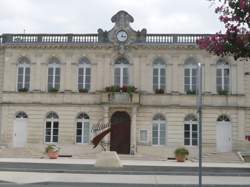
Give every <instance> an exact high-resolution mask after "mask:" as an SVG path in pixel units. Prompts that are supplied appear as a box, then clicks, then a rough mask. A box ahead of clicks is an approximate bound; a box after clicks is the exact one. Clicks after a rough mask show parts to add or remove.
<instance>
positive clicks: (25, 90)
mask: <svg viewBox="0 0 250 187" xmlns="http://www.w3.org/2000/svg"><path fill="white" fill-rule="evenodd" d="M18 91H19V92H28V91H29V89H28V88H19V89H18Z"/></svg>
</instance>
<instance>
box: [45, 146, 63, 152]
mask: <svg viewBox="0 0 250 187" xmlns="http://www.w3.org/2000/svg"><path fill="white" fill-rule="evenodd" d="M59 150H60V148H59V147H57V146H56V145H48V146H47V147H46V148H45V152H46V153H48V152H50V151H51V152H58V151H59Z"/></svg>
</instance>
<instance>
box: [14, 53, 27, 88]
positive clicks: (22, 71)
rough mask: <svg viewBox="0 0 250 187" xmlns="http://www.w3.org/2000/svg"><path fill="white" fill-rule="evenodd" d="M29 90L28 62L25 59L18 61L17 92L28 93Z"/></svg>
mask: <svg viewBox="0 0 250 187" xmlns="http://www.w3.org/2000/svg"><path fill="white" fill-rule="evenodd" d="M29 89H30V61H29V60H28V59H27V58H26V57H22V58H20V59H19V64H18V80H17V90H18V91H28V90H29Z"/></svg>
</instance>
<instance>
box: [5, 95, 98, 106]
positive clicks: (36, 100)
mask: <svg viewBox="0 0 250 187" xmlns="http://www.w3.org/2000/svg"><path fill="white" fill-rule="evenodd" d="M2 102H3V103H24V104H26V103H27V104H29V103H32V104H100V102H101V95H100V94H93V93H68V92H67V93H62V92H58V93H46V92H34V93H33V92H3V97H2Z"/></svg>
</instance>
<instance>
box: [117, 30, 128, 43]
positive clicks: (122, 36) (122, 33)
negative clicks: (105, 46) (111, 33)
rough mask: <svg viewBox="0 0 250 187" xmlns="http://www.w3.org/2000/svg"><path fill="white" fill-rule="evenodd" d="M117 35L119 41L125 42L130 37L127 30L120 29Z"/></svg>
mask: <svg viewBox="0 0 250 187" xmlns="http://www.w3.org/2000/svg"><path fill="white" fill-rule="evenodd" d="M116 37H117V40H118V41H119V42H125V41H126V40H127V39H128V34H127V33H126V32H125V31H119V32H117V34H116Z"/></svg>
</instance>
